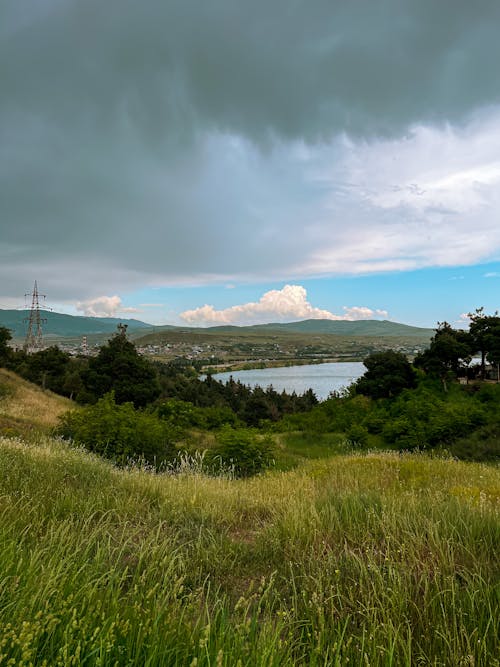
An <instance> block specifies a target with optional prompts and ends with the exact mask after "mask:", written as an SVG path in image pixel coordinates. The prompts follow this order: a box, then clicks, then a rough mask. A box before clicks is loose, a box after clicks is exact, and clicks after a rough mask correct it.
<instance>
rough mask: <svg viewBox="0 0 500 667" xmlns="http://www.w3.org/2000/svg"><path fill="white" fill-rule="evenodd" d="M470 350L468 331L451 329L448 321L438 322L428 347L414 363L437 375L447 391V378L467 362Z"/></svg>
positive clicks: (470, 343)
mask: <svg viewBox="0 0 500 667" xmlns="http://www.w3.org/2000/svg"><path fill="white" fill-rule="evenodd" d="M472 352H473V342H472V337H471V335H470V334H469V333H467V332H465V331H460V330H456V329H453V328H452V327H451V326H450V325H449V324H448V322H440V323H438V328H437V329H436V335H435V336H434V337H433V338H432V340H431V344H430V346H429V349H427V350H425V352H422V353H421V354H419V355H417V357H416V358H415V361H414V364H415V366H416V367H417V368H422V369H423V370H424V371H425V372H426V373H427V374H428V375H430V376H434V377H439V378H440V379H441V381H442V383H443V387H444V390H445V391H448V383H447V380H451V379H453V378H455V377H456V376H457V375H458V373H459V370H460V368H461V367H462V366H467V365H468V364H469V362H470V360H471V356H472Z"/></svg>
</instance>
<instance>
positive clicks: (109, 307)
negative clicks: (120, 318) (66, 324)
mask: <svg viewBox="0 0 500 667" xmlns="http://www.w3.org/2000/svg"><path fill="white" fill-rule="evenodd" d="M76 309H77V310H79V311H80V312H82V313H83V314H84V315H86V316H87V317H115V316H116V315H120V314H121V313H137V312H139V311H138V310H137V308H128V307H124V306H123V304H122V300H121V299H120V297H119V296H117V295H116V294H115V295H114V296H98V297H96V298H95V299H89V300H88V301H79V302H78V303H77V304H76Z"/></svg>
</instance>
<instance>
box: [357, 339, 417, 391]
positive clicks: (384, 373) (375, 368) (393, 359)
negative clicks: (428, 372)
mask: <svg viewBox="0 0 500 667" xmlns="http://www.w3.org/2000/svg"><path fill="white" fill-rule="evenodd" d="M363 363H364V365H365V366H366V369H367V370H366V373H365V374H364V375H363V376H362V377H361V378H360V379H359V380H358V381H357V383H356V385H355V391H356V392H357V393H359V394H364V395H365V396H370V397H371V398H392V397H394V396H397V395H398V394H400V393H401V392H402V391H403V389H411V388H413V387H415V385H416V374H415V371H414V370H413V368H412V366H411V364H410V363H409V361H408V359H407V358H406V357H405V355H404V354H401V352H394V351H393V350H388V351H387V352H375V353H374V354H370V355H369V356H368V357H367V358H366V359H365V360H364V362H363Z"/></svg>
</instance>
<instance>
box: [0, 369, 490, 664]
mask: <svg viewBox="0 0 500 667" xmlns="http://www.w3.org/2000/svg"><path fill="white" fill-rule="evenodd" d="M16 382H17V383H16ZM0 384H1V385H2V387H3V398H1V399H0V425H1V423H2V419H3V420H4V424H7V425H9V424H11V426H7V428H6V429H4V432H5V433H6V434H7V435H5V436H3V437H0V471H1V474H0V516H1V519H0V545H1V551H0V572H1V580H0V664H1V665H3V664H6V665H9V664H10V665H25V666H29V665H33V666H35V665H46V666H47V667H49V666H52V665H60V666H61V667H66V666H67V665H89V666H90V665H118V666H121V665H137V666H143V665H150V666H153V665H164V666H165V667H167V666H175V665H178V666H179V667H180V666H184V665H192V666H194V665H199V666H201V665H203V666H207V667H208V666H222V665H225V666H227V667H233V666H235V665H241V666H242V667H243V666H248V667H250V666H252V667H254V666H260V665H263V666H268V665H269V666H275V665H276V666H277V665H280V666H281V665H283V666H284V665H290V666H292V665H298V666H304V667H305V666H306V665H307V666H309V665H314V666H316V665H317V666H319V665H323V666H327V665H338V666H341V665H342V666H343V665H363V666H367V665H394V666H398V667H399V666H401V665H403V666H405V665H408V666H410V665H436V666H437V665H443V666H444V665H446V666H448V665H449V666H450V667H452V666H453V667H455V666H459V665H475V666H478V665H484V666H485V667H486V666H488V667H489V666H493V667H494V666H495V665H499V664H500V662H499V659H498V656H499V655H500V650H499V649H500V646H499V643H498V637H499V630H500V628H499V623H500V620H499V619H500V614H499V595H500V568H499V561H498V553H499V548H500V525H499V511H500V474H499V470H498V466H495V465H485V464H481V463H464V462H458V461H455V460H453V459H451V458H440V457H431V456H427V455H423V454H418V453H417V454H404V453H399V452H372V453H370V452H365V453H361V452H360V453H349V454H337V455H335V456H330V457H325V452H324V451H322V452H315V451H314V447H313V445H314V443H311V447H312V448H313V449H311V452H310V455H311V456H315V455H321V456H322V457H323V458H318V459H312V458H311V459H310V460H307V457H300V459H299V457H298V456H297V455H298V452H299V451H300V449H301V448H303V447H304V443H303V442H302V441H300V442H299V441H298V442H297V443H295V445H294V441H293V438H292V437H291V436H289V437H288V438H284V439H283V440H284V443H285V446H286V444H287V443H288V444H290V447H291V451H290V455H293V454H295V456H297V460H296V464H297V465H296V467H295V468H294V469H292V470H288V471H283V470H282V471H279V470H270V471H267V472H265V473H263V474H260V475H257V476H255V477H252V478H248V479H233V478H231V475H230V474H226V475H221V476H219V477H211V476H208V475H206V474H205V473H203V471H202V470H201V468H200V466H199V461H197V459H192V460H190V459H185V461H184V464H183V465H181V466H180V467H178V468H177V470H176V471H175V473H170V474H166V473H163V474H155V473H154V472H152V471H151V470H150V469H147V468H146V467H143V468H141V467H138V466H135V467H134V466H132V467H129V468H117V467H115V466H113V465H112V463H110V462H108V461H105V460H103V459H101V458H99V457H97V456H95V455H93V454H91V453H89V452H88V451H86V450H83V449H81V448H77V447H75V446H72V445H70V444H69V443H67V442H64V441H62V440H60V439H55V438H53V437H51V436H50V427H51V425H55V424H56V423H57V418H58V415H59V414H61V411H62V410H63V408H64V407H67V403H66V402H65V405H63V404H62V403H61V399H60V397H57V396H55V395H52V394H50V392H45V393H43V392H40V390H39V389H38V388H36V387H33V386H32V385H29V383H24V382H22V381H16V379H15V376H13V375H9V376H7V375H5V374H4V375H2V378H1V382H0ZM39 392H40V393H39ZM63 400H64V399H63ZM23 402H24V403H25V406H26V407H25V409H24V413H23V409H22V407H21V406H22V404H23ZM39 402H42V403H43V402H44V403H45V410H42V409H40V410H38V411H37V410H35V406H36V405H38V404H39ZM5 420H6V421H5ZM9 420H10V421H9ZM30 420H31V423H32V428H31V429H29V430H26V429H25V428H24V427H25V426H26V424H27V423H28V422H29V421H30ZM12 424H14V426H16V427H19V429H20V431H19V435H17V436H16V435H14V434H13V433H12V432H10V431H9V430H8V429H11V431H12V430H13V427H12ZM21 427H23V428H24V430H23V428H21ZM9 433H10V435H9ZM339 445H340V443H339ZM294 446H295V447H296V448H297V447H298V448H299V449H297V450H296V451H295V450H294ZM337 451H342V448H341V447H340V446H339V447H338V448H337Z"/></svg>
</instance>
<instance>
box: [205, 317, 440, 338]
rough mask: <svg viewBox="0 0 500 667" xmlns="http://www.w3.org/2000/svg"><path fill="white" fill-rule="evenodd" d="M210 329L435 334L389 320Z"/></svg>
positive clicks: (354, 333) (347, 333)
mask: <svg viewBox="0 0 500 667" xmlns="http://www.w3.org/2000/svg"><path fill="white" fill-rule="evenodd" d="M206 330H208V331H214V332H216V331H219V332H221V333H235V332H237V331H238V330H240V331H242V332H252V331H254V332H256V333H257V332H258V333H262V332H266V331H268V332H270V333H272V332H280V333H304V334H334V335H338V336H377V337H379V336H418V337H421V338H430V337H431V336H432V335H433V334H434V330H433V329H425V328H422V327H413V326H409V325H407V324H400V323H398V322H390V321H388V320H355V321H349V320H302V321H300V322H289V323H285V324H279V323H271V324H257V325H254V326H251V327H234V326H222V327H209V328H208V329H206Z"/></svg>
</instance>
